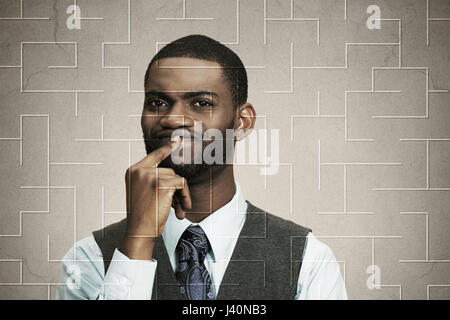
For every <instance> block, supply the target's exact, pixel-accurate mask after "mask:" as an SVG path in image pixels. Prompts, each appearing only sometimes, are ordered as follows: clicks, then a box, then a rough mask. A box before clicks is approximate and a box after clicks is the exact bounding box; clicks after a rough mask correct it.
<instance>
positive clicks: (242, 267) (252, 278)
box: [216, 200, 266, 300]
mask: <svg viewBox="0 0 450 320" xmlns="http://www.w3.org/2000/svg"><path fill="white" fill-rule="evenodd" d="M246 202H247V215H246V218H245V222H244V226H243V227H242V230H241V233H240V234H239V238H238V240H237V242H236V245H235V248H234V251H233V254H232V256H231V259H230V261H229V263H228V266H227V269H226V271H225V274H224V276H223V279H222V282H221V284H220V289H219V294H218V295H217V298H216V299H217V300H221V299H224V300H228V299H233V297H240V298H241V299H255V294H256V293H257V292H258V291H261V289H262V288H264V286H265V269H266V268H265V267H266V266H265V256H264V252H262V251H261V250H258V248H261V245H262V243H261V241H262V240H263V239H265V237H266V230H265V227H266V212H264V211H262V210H260V209H258V208H257V207H255V206H253V205H252V204H251V203H250V202H249V201H248V200H246ZM249 270H251V272H249ZM257 288H259V290H258V289H257ZM255 289H256V290H255Z"/></svg>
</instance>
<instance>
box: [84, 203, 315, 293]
mask: <svg viewBox="0 0 450 320" xmlns="http://www.w3.org/2000/svg"><path fill="white" fill-rule="evenodd" d="M246 202H247V217H246V219H245V223H244V226H243V227H242V230H241V233H240V235H239V238H238V240H237V242H236V246H235V248H234V251H233V254H232V256H231V259H230V261H229V263H228V267H227V270H226V271H225V274H224V276H223V279H222V282H221V284H220V290H219V294H218V295H217V299H218V300H219V299H221V300H244V299H247V300H253V299H255V300H256V299H257V300H264V299H280V300H291V299H294V297H295V295H296V292H297V281H298V276H299V273H300V268H301V265H302V257H303V250H304V248H305V243H306V236H307V235H308V232H310V231H311V230H310V229H308V228H305V227H302V226H300V225H297V224H295V223H294V222H291V221H288V220H284V219H282V218H279V217H276V216H274V215H272V214H270V213H267V212H265V211H264V210H261V209H259V208H257V207H255V206H254V205H252V204H251V203H250V202H249V201H248V200H246ZM125 228H126V219H123V220H122V221H119V222H117V223H114V224H111V225H109V226H107V227H106V228H104V229H101V230H97V231H94V232H93V234H94V238H95V241H96V242H97V244H98V246H99V247H100V250H101V251H102V254H103V259H104V264H105V274H106V271H107V270H108V267H109V264H110V262H111V259H112V256H113V254H114V250H115V249H116V248H119V246H120V241H121V239H122V237H123V235H124V233H125ZM153 259H155V260H157V261H158V267H157V268H156V275H155V281H154V284H153V291H152V299H163V300H173V299H183V297H182V296H181V294H180V290H179V287H178V284H177V280H176V278H175V274H174V272H173V269H172V266H171V264H170V261H169V256H168V254H167V250H166V247H165V245H164V240H163V238H162V237H159V238H158V241H157V242H156V245H155V248H154V250H153Z"/></svg>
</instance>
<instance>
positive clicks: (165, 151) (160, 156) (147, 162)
mask: <svg viewBox="0 0 450 320" xmlns="http://www.w3.org/2000/svg"><path fill="white" fill-rule="evenodd" d="M180 143H181V137H180V136H176V137H174V140H173V141H172V142H170V143H168V144H166V145H164V146H162V147H161V148H159V149H156V150H154V151H152V152H150V153H149V154H148V155H147V156H145V158H143V159H142V160H141V161H139V162H138V163H136V167H141V166H142V167H152V168H156V167H157V166H159V164H160V163H161V162H162V161H163V160H164V159H165V158H167V157H168V156H169V155H170V154H171V153H172V151H173V150H175V149H176V148H177V147H178V146H179V145H180Z"/></svg>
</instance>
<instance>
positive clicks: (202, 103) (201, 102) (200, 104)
mask: <svg viewBox="0 0 450 320" xmlns="http://www.w3.org/2000/svg"><path fill="white" fill-rule="evenodd" d="M194 106H195V107H199V108H206V107H212V106H214V104H212V103H211V102H209V101H207V100H197V101H195V102H194Z"/></svg>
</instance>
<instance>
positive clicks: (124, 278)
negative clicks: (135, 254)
mask: <svg viewBox="0 0 450 320" xmlns="http://www.w3.org/2000/svg"><path fill="white" fill-rule="evenodd" d="M156 266H157V261H156V260H152V261H150V260H134V259H130V258H128V257H127V256H126V255H124V254H123V253H121V252H120V251H119V250H118V249H116V250H115V251H114V255H113V257H112V260H111V264H110V265H109V268H108V271H107V272H106V275H105V279H104V282H103V287H102V292H101V293H100V296H99V298H100V299H102V300H130V299H131V300H150V299H151V297H152V289H153V281H154V279H155V273H156Z"/></svg>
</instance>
